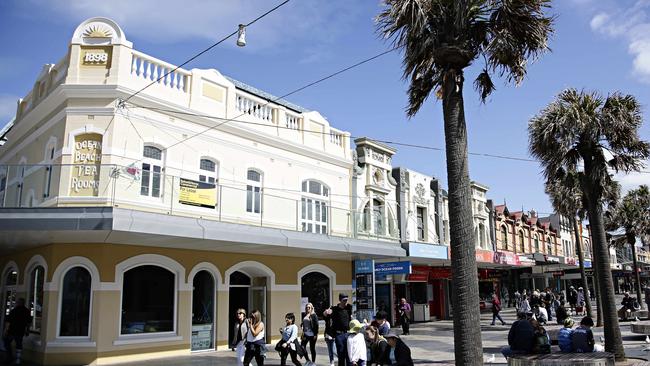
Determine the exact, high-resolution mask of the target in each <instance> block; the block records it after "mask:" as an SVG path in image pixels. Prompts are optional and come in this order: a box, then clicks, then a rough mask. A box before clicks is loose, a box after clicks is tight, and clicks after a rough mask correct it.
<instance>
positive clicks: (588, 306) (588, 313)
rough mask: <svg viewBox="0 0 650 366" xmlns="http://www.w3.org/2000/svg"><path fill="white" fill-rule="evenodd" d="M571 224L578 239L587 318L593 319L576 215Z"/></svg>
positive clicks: (577, 249)
mask: <svg viewBox="0 0 650 366" xmlns="http://www.w3.org/2000/svg"><path fill="white" fill-rule="evenodd" d="M571 222H572V223H573V232H574V235H575V237H576V251H577V252H578V260H579V261H580V279H581V280H582V281H581V282H582V288H583V289H584V291H583V293H584V294H585V306H586V307H587V316H589V317H590V318H593V317H594V316H593V313H592V312H591V299H590V298H589V284H588V283H587V275H585V255H584V254H583V253H582V238H581V237H580V231H579V230H578V220H576V217H575V215H573V216H572V217H571Z"/></svg>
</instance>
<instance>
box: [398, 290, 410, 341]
mask: <svg viewBox="0 0 650 366" xmlns="http://www.w3.org/2000/svg"><path fill="white" fill-rule="evenodd" d="M397 310H398V312H399V318H400V323H401V324H402V335H409V326H410V321H411V320H410V318H409V317H410V314H411V304H409V303H408V302H406V299H405V298H401V299H400V303H399V306H398V307H397Z"/></svg>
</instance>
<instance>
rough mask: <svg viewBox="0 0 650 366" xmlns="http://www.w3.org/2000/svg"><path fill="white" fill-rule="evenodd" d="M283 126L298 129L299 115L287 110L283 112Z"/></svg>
mask: <svg viewBox="0 0 650 366" xmlns="http://www.w3.org/2000/svg"><path fill="white" fill-rule="evenodd" d="M284 126H285V127H286V128H288V129H291V130H298V129H299V128H300V117H299V116H297V115H295V114H291V113H288V112H287V113H285V121H284Z"/></svg>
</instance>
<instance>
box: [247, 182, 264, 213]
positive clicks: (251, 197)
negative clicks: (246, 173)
mask: <svg viewBox="0 0 650 366" xmlns="http://www.w3.org/2000/svg"><path fill="white" fill-rule="evenodd" d="M261 204H262V199H261V189H260V187H256V186H252V185H248V186H246V212H250V213H256V214H258V213H260V206H261Z"/></svg>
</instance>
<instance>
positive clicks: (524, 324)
mask: <svg viewBox="0 0 650 366" xmlns="http://www.w3.org/2000/svg"><path fill="white" fill-rule="evenodd" d="M517 318H518V320H517V321H516V322H514V323H512V327H510V332H508V346H506V347H503V348H502V349H501V353H502V354H503V357H505V358H506V359H507V358H508V357H510V356H512V355H515V354H529V353H532V351H533V345H534V343H535V328H534V327H533V325H532V324H530V322H529V321H528V320H527V319H526V314H524V313H519V314H517Z"/></svg>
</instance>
